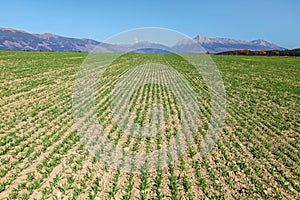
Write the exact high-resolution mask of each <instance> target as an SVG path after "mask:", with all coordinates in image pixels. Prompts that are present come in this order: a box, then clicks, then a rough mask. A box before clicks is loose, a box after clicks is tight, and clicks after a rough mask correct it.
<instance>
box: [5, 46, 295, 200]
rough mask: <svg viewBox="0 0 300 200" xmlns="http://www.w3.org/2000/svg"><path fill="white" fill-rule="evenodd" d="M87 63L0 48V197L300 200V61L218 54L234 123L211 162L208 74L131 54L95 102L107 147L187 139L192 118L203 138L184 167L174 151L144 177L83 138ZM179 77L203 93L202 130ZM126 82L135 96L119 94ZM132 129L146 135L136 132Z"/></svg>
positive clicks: (165, 58)
mask: <svg viewBox="0 0 300 200" xmlns="http://www.w3.org/2000/svg"><path fill="white" fill-rule="evenodd" d="M86 56H87V54H86V53H44V52H8V51H2V52H1V51H0V71H1V73H0V77H1V78H0V108H1V109H0V119H1V120H0V199H195V200H198V199H299V198H300V152H299V150H300V143H299V139H300V130H299V125H300V112H299V111H300V85H299V83H300V59H299V58H289V57H261V56H251V57H248V56H214V55H212V59H213V61H214V62H215V64H216V65H217V66H218V68H219V70H220V74H221V76H222V79H223V82H224V87H225V90H226V102H227V103H226V116H225V117H226V118H225V124H224V126H223V128H222V131H221V133H220V136H219V138H218V140H217V141H216V144H215V145H214V146H212V147H211V148H212V149H211V150H210V151H209V152H208V153H207V154H206V155H205V156H202V154H201V152H202V146H201V144H202V142H203V141H206V139H207V132H208V129H209V123H210V119H211V118H210V116H211V114H212V113H211V102H210V100H209V92H208V91H207V86H206V84H205V82H204V81H203V79H202V77H201V75H199V74H198V73H197V71H196V69H195V68H194V67H193V66H191V65H189V64H188V63H185V62H182V61H181V60H180V59H179V56H177V55H150V54H149V55H147V54H126V55H124V56H121V57H120V58H119V60H118V61H116V62H114V63H112V64H111V65H110V66H108V67H107V69H106V70H105V71H104V73H103V75H102V77H101V78H99V79H100V80H99V83H97V90H96V94H95V102H96V103H95V109H96V114H97V121H98V123H99V125H100V126H101V127H102V128H103V129H104V130H105V131H104V133H103V134H104V136H105V137H106V138H107V140H108V142H109V143H112V144H114V145H115V146H117V147H118V148H120V149H122V150H123V151H131V152H136V153H137V154H138V153H145V154H147V153H150V152H153V151H158V150H160V149H162V148H165V147H166V146H168V145H169V144H170V143H171V141H172V138H176V136H178V135H180V131H179V128H178V126H180V124H182V123H181V122H182V121H185V122H186V123H185V124H187V127H186V129H195V130H196V131H195V132H193V134H192V137H193V138H192V139H193V141H194V142H193V143H189V142H186V143H187V144H189V145H188V146H187V149H186V151H185V152H180V151H178V152H176V155H177V156H178V159H173V160H172V156H174V155H175V153H173V154H174V155H173V154H170V155H169V154H168V155H167V159H170V160H172V162H169V163H167V165H166V166H164V167H161V168H158V169H157V170H153V171H147V170H140V173H136V171H134V170H132V171H130V170H129V171H127V172H124V170H122V168H117V169H116V168H115V167H112V166H111V165H109V164H107V163H105V162H102V160H101V156H97V154H93V152H92V151H90V149H88V148H86V147H87V145H86V144H85V142H84V141H83V140H81V139H82V137H81V135H80V134H79V132H78V127H77V126H76V124H75V122H74V121H75V120H74V115H73V114H74V113H73V105H74V102H73V93H74V84H75V81H76V78H77V72H78V70H79V68H80V65H81V64H82V62H83V61H84V59H85V58H86ZM194 56H197V55H194ZM150 61H151V62H150ZM133 63H134V65H133ZM143 63H146V64H145V65H142V64H143ZM147 63H148V64H147ZM150 63H157V65H152V64H150ZM139 64H140V65H142V66H143V67H142V68H141V69H140V70H138V71H135V70H134V66H136V65H139ZM165 65H168V66H169V68H165V67H164V66H165ZM172 70H173V71H172ZM174 71H177V73H175V72H174ZM145 74H146V75H145ZM174 74H177V75H176V76H177V78H178V77H179V78H178V80H181V79H182V77H184V79H185V80H187V81H188V82H189V85H190V86H191V88H190V89H191V90H192V91H193V92H194V94H195V98H194V97H191V98H193V99H194V100H195V99H196V102H197V106H198V108H199V110H197V109H195V110H196V113H197V116H196V117H198V118H199V119H197V120H198V121H197V122H198V123H197V124H195V123H190V121H191V120H192V119H194V118H193V115H189V113H186V112H184V113H182V112H183V111H184V109H180V107H189V106H190V107H191V106H193V105H180V102H182V101H181V100H180V98H178V97H177V96H176V91H177V90H176V88H174V90H170V88H169V87H167V86H168V80H170V79H175V78H174V76H175V75H174ZM128 77H131V79H130V80H132V81H131V82H126V84H127V85H126V87H128V88H135V90H134V92H131V93H130V92H129V93H126V91H127V90H122V87H121V86H122V81H124V80H126V78H128ZM151 80H158V81H156V82H155V81H154V82H151ZM143 81H144V82H143ZM141 83H143V84H141ZM183 83H184V81H183V82H182V84H183ZM118 84H119V85H120V87H118V88H119V90H118V88H116V87H115V85H118ZM124 84H125V83H124ZM124 84H123V85H124ZM178 84H179V86H180V84H181V83H178ZM183 85H184V84H183ZM184 91H189V88H185V89H184ZM118 95H119V96H118ZM120 96H125V97H127V98H124V102H122V101H118V99H120ZM111 97H114V98H111ZM116 113H117V115H116V116H114V114H116ZM124 113H127V114H129V115H130V116H131V117H130V118H128V117H126V115H123V114H124ZM182 116H184V117H182ZM153 121H155V122H156V123H154V124H155V125H156V126H154V125H153V123H152V122H153ZM133 124H136V125H133ZM195 126H196V127H195ZM130 127H131V128H132V127H133V128H134V129H135V130H136V132H138V133H146V135H145V136H140V135H138V134H137V135H132V134H128V133H127V132H126V130H127V129H128V128H130ZM182 132H183V133H186V131H185V130H183V131H182ZM94 139H95V138H92V140H94ZM95 140H96V139H95ZM181 142H182V141H181ZM169 146H170V145H169ZM162 163H164V160H162ZM119 164H120V165H122V162H121V163H119ZM158 165H159V163H158ZM131 167H132V168H133V169H134V168H135V167H138V166H131ZM144 167H145V168H147V165H145V166H144Z"/></svg>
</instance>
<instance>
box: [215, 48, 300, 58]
mask: <svg viewBox="0 0 300 200" xmlns="http://www.w3.org/2000/svg"><path fill="white" fill-rule="evenodd" d="M217 55H249V56H300V49H292V50H282V51H279V50H270V51H249V50H236V51H226V52H222V53H218V54H217Z"/></svg>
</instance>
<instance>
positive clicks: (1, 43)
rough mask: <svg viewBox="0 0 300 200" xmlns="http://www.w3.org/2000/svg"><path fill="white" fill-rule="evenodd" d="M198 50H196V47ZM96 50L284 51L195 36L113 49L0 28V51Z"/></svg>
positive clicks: (272, 46)
mask: <svg viewBox="0 0 300 200" xmlns="http://www.w3.org/2000/svg"><path fill="white" fill-rule="evenodd" d="M199 44H200V45H201V46H202V47H203V48H204V49H203V48H202V47H200V45H199ZM95 47H97V48H96V51H98V52H129V51H135V52H140V53H143V52H145V51H143V50H137V49H139V48H141V47H144V48H145V47H146V48H145V49H146V52H147V53H159V52H160V50H159V49H161V52H162V53H166V52H168V51H170V52H176V53H205V52H207V51H208V52H210V53H220V52H224V51H232V50H242V49H247V50H252V51H254V50H284V49H285V48H283V47H280V46H278V45H276V44H272V43H269V42H267V41H265V40H253V41H251V42H247V41H241V40H234V39H228V38H206V37H203V36H200V35H197V36H196V37H195V38H194V39H193V40H187V39H186V40H181V41H179V42H178V43H177V44H175V45H174V46H172V47H166V46H164V45H161V44H156V43H150V42H145V41H144V42H138V43H134V44H124V45H113V44H106V43H101V42H98V41H95V40H91V39H77V38H68V37H62V36H58V35H54V34H51V33H44V34H30V33H27V32H25V31H20V30H15V29H10V28H0V50H28V51H58V52H74V51H83V52H90V51H93V50H94V49H95Z"/></svg>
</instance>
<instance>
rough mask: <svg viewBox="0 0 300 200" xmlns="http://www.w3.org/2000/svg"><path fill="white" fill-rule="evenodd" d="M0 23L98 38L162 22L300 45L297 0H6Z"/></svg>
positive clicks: (185, 28)
mask: <svg viewBox="0 0 300 200" xmlns="http://www.w3.org/2000/svg"><path fill="white" fill-rule="evenodd" d="M0 10H1V11H0V27H7V28H16V29H21V30H25V31H28V32H31V33H45V32H50V33H55V34H58V35H63V36H68V37H78V38H91V39H96V40H98V41H103V40H105V39H106V38H107V37H109V36H111V35H114V34H117V33H119V32H122V31H126V30H128V29H133V28H140V27H162V28H169V29H174V30H176V31H179V32H182V33H184V34H186V35H188V36H190V37H195V36H196V35H197V34H201V35H203V36H206V37H228V38H233V39H240V40H248V41H249V40H254V39H265V40H267V41H270V42H273V43H276V44H278V45H281V46H283V47H286V48H296V47H298V48H299V47H300V38H299V36H300V25H299V24H300V23H299V19H300V0H285V1H283V0H250V1H242V0H206V1H201V0H198V1H193V0H192V1H183V0H182V1H176V0H173V1H169V0H168V1H167V0H151V1H150V0H149V1H148V0H139V1H136V0H131V1H130V0H127V1H125V0H123V1H121V0H106V1H101V0H98V1H96V0H94V1H93V0H85V1H84V0H78V1H76V0H73V1H71V0H65V1H63V0H60V1H59V0H28V1H22V0H9V1H1V4H0Z"/></svg>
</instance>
